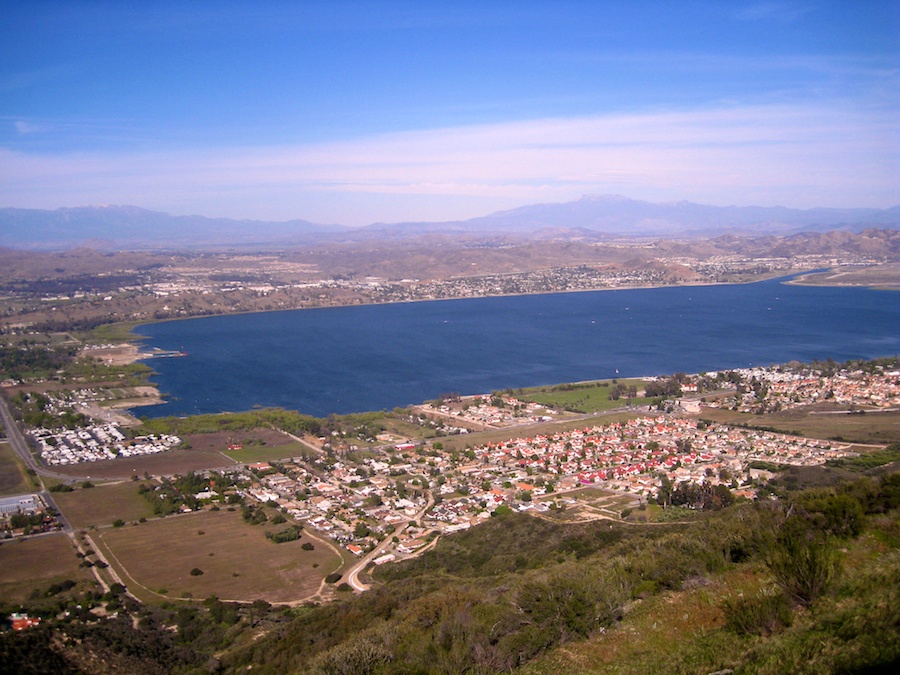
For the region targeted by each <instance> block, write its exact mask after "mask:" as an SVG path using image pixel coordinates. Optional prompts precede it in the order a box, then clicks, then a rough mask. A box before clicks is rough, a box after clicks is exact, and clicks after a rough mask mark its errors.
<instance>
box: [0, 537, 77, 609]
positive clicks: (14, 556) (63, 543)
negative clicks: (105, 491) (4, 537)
mask: <svg viewBox="0 0 900 675" xmlns="http://www.w3.org/2000/svg"><path fill="white" fill-rule="evenodd" d="M79 563H80V560H79V559H78V558H77V557H75V549H74V548H73V546H72V543H71V542H70V541H69V538H68V537H66V536H65V535H63V534H53V535H45V536H41V537H31V538H29V539H20V540H16V541H5V542H3V543H2V544H0V598H2V600H3V603H4V604H5V605H10V604H18V603H22V602H25V601H26V600H27V599H28V598H29V597H30V595H31V593H32V592H33V591H35V590H37V591H38V592H39V593H41V594H43V593H44V592H45V591H46V589H47V587H48V586H50V585H51V584H55V583H59V582H61V581H65V580H67V579H71V580H72V581H75V582H83V583H85V584H92V583H94V578H93V576H92V575H91V573H90V572H89V571H88V570H87V569H85V568H83V567H80V566H79Z"/></svg>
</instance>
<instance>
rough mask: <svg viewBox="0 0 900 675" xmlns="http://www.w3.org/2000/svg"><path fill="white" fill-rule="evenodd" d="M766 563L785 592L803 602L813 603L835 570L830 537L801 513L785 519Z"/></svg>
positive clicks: (768, 553) (835, 555)
mask: <svg viewBox="0 0 900 675" xmlns="http://www.w3.org/2000/svg"><path fill="white" fill-rule="evenodd" d="M765 563H766V566H767V567H768V568H769V570H770V571H771V572H772V574H773V575H774V576H775V580H776V581H777V582H778V584H779V585H780V586H781V587H782V588H783V589H784V591H785V592H786V593H787V594H788V596H790V597H791V598H792V599H793V600H795V601H796V602H798V603H800V604H802V605H810V604H812V602H813V601H814V600H815V599H816V598H818V597H819V596H820V595H822V594H823V593H824V592H825V591H826V589H827V588H828V586H829V585H830V584H831V582H832V581H833V580H834V579H835V577H836V576H837V573H838V560H837V553H836V550H835V548H834V545H833V543H832V540H831V537H829V536H828V535H827V534H825V533H823V532H821V531H819V530H817V529H816V528H815V526H814V524H813V523H812V522H811V521H809V520H807V519H806V518H803V517H802V516H793V517H791V518H789V519H788V520H786V521H785V523H784V525H783V526H782V528H781V533H780V534H779V536H778V537H777V538H776V540H775V542H774V545H773V546H772V547H771V548H770V549H769V551H767V552H766V554H765Z"/></svg>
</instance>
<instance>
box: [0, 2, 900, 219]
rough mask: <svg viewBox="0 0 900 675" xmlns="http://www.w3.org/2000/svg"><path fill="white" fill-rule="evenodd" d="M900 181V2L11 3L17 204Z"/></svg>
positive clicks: (655, 195) (364, 204) (389, 214)
mask: <svg viewBox="0 0 900 675" xmlns="http://www.w3.org/2000/svg"><path fill="white" fill-rule="evenodd" d="M600 193H617V194H623V195H625V196H628V197H632V198H636V199H647V200H650V201H674V200H681V199H687V200H691V201H697V202H702V203H708V204H717V205H727V204H739V205H745V204H758V205H767V206H768V205H776V204H781V205H785V206H793V207H800V208H805V207H812V206H840V207H843V206H873V207H887V206H893V205H896V204H900V3H898V2H895V1H889V2H877V1H874V0H860V1H859V2H849V1H842V2H828V1H817V0H808V1H806V0H798V1H796V2H794V1H789V0H786V1H783V2H781V1H759V2H756V1H748V2H739V1H734V2H727V1H724V0H723V1H716V2H675V1H674V0H671V1H663V2H652V1H649V0H648V1H642V0H633V1H631V2H605V1H603V0H594V1H590V2H588V1H585V2H565V1H560V2H537V1H529V0H516V1H504V0H495V1H492V2H483V1H482V2H452V1H450V0H444V1H443V2H429V1H428V0H418V1H407V2H404V1H396V2H385V1H371V2H365V1H353V2H351V1H341V0H330V1H322V2H302V1H300V2H278V1H273V2H262V3H253V2H227V1H217V2H212V1H209V2H204V1H199V0H198V1H194V2H177V3H175V2H152V3H148V2H127V1H124V0H120V1H119V2H91V1H90V0H82V1H81V2H45V1H40V0H36V1H34V2H17V1H13V0H0V206H16V207H28V208H57V207H60V206H80V205H87V204H134V205H137V206H142V207H145V208H152V209H158V210H163V211H168V212H170V213H176V214H194V213H197V214H203V215H209V216H229V217H237V218H259V219H274V220H285V219H289V218H305V219H308V220H313V221H316V222H330V223H334V222H337V223H343V224H348V225H362V224H368V223H371V222H377V221H384V222H394V221H402V220H451V219H457V218H466V217H472V216H477V215H483V214H486V213H489V212H491V211H495V210H498V209H505V208H512V207H515V206H520V205H524V204H531V203H538V202H555V201H568V200H571V199H577V198H578V197H580V196H581V195H583V194H600Z"/></svg>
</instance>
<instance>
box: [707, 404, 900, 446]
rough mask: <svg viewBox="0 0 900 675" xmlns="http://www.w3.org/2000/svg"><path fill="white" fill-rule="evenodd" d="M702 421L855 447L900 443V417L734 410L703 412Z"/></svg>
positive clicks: (810, 409) (819, 411) (807, 410)
mask: <svg viewBox="0 0 900 675" xmlns="http://www.w3.org/2000/svg"><path fill="white" fill-rule="evenodd" d="M699 417H702V418H704V419H709V420H713V421H714V422H721V423H723V424H746V425H749V426H759V427H771V428H773V429H777V430H778V431H781V432H784V433H788V434H792V433H797V434H800V435H802V436H806V437H809V438H822V439H826V440H832V439H838V438H841V439H844V440H847V441H853V442H856V443H878V444H888V443H896V442H898V441H900V413H898V412H870V413H866V414H864V415H860V414H854V415H848V414H832V413H830V412H828V411H826V410H823V409H817V408H814V407H812V406H811V407H808V408H797V409H794V410H786V411H784V412H780V413H769V414H767V415H752V414H749V413H739V412H734V411H732V410H722V409H715V408H707V409H704V410H703V411H702V412H701V413H700V415H699Z"/></svg>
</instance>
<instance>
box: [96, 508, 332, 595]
mask: <svg viewBox="0 0 900 675" xmlns="http://www.w3.org/2000/svg"><path fill="white" fill-rule="evenodd" d="M283 527H285V525H284V524H282V525H272V526H268V527H267V526H266V525H265V524H263V525H256V526H254V525H249V524H247V523H245V522H244V520H243V519H242V518H241V515H240V513H239V512H237V511H234V512H230V511H226V510H223V511H203V512H197V513H191V514H185V515H181V516H170V517H168V518H165V519H162V520H154V521H149V522H147V523H143V524H140V525H136V526H131V525H129V526H126V527H121V528H114V529H108V530H104V531H103V532H102V533H101V534H100V535H99V536H96V537H95V538H94V540H95V542H96V543H97V544H98V546H100V547H101V548H102V549H103V553H104V554H105V555H106V556H107V559H108V560H109V562H110V563H111V564H112V565H113V566H114V567H115V568H116V569H117V570H118V571H119V573H120V575H121V576H122V578H123V580H124V581H125V583H126V584H128V587H129V590H131V591H132V592H134V593H135V594H136V595H138V596H139V597H141V598H142V599H145V600H150V601H152V600H154V599H156V600H159V599H161V598H162V597H171V598H177V597H185V595H186V594H188V593H190V594H191V596H192V597H194V598H206V597H209V596H210V595H216V596H217V597H219V598H221V599H222V600H244V601H247V600H250V601H252V600H256V599H262V600H266V601H268V602H291V601H297V600H302V599H304V598H307V597H309V596H311V595H314V594H315V593H316V592H317V591H318V590H319V586H320V584H321V582H322V579H323V578H324V577H325V576H326V575H327V574H330V573H331V572H334V571H335V570H336V569H338V568H339V567H340V566H341V564H342V563H343V560H342V558H341V556H340V555H338V554H337V553H336V552H335V550H334V549H333V548H332V547H331V546H330V545H328V544H326V543H325V542H322V541H320V540H318V539H314V538H313V537H312V536H311V535H309V534H308V533H307V532H306V531H305V530H304V532H303V535H302V537H301V538H300V539H299V540H298V541H292V542H288V543H284V544H275V543H272V542H271V541H269V540H268V539H266V537H265V532H266V530H267V529H269V530H277V529H281V528H283ZM305 542H311V543H312V544H313V545H314V546H315V549H314V550H312V551H306V550H303V548H302V545H303V544H304V543H305ZM195 568H196V569H198V570H201V571H202V572H203V574H199V575H198V574H195V575H192V574H191V570H193V569H195Z"/></svg>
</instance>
